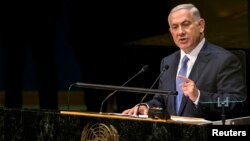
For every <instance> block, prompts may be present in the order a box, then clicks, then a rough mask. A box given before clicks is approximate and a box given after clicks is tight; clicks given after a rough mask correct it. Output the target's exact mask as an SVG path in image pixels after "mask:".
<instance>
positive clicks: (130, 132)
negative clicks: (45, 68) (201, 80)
mask: <svg viewBox="0 0 250 141" xmlns="http://www.w3.org/2000/svg"><path fill="white" fill-rule="evenodd" d="M174 118H175V119H177V120H172V119H174ZM178 118H179V117H171V119H169V120H162V119H151V118H138V117H129V116H120V115H110V114H108V113H105V114H99V113H85V112H76V111H51V110H32V109H6V108H1V109H0V140H25V141H26V140H27V141H30V140H32V141H36V140H47V141H57V140H60V141H82V140H87V138H91V137H92V139H93V138H94V137H96V136H98V139H99V140H104V139H106V140H113V141H116V140H119V141H161V140H192V141H200V140H202V141H206V140H207V136H208V134H207V132H208V126H209V125H211V123H209V122H207V121H204V120H202V119H193V118H185V117H184V120H182V121H181V120H178ZM98 134H101V135H98ZM96 139H97V137H96ZM88 140H91V139H88Z"/></svg>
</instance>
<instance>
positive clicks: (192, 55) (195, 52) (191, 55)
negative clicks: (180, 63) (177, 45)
mask: <svg viewBox="0 0 250 141" xmlns="http://www.w3.org/2000/svg"><path fill="white" fill-rule="evenodd" d="M204 43H205V38H203V39H202V40H201V41H200V43H199V44H198V45H197V46H196V47H195V48H194V49H193V50H192V51H191V52H190V53H188V54H186V53H185V52H184V51H183V50H181V58H183V57H184V56H185V55H186V56H187V57H188V58H189V59H192V60H193V59H196V58H197V56H198V54H199V52H200V50H201V49H202V47H203V45H204Z"/></svg>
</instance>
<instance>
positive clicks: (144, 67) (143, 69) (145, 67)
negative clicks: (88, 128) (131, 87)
mask: <svg viewBox="0 0 250 141" xmlns="http://www.w3.org/2000/svg"><path fill="white" fill-rule="evenodd" d="M146 70H148V65H144V66H143V67H142V68H141V70H140V71H139V72H137V73H136V74H135V75H134V76H133V77H131V78H130V79H129V80H127V81H126V82H125V83H123V84H122V85H121V87H122V86H125V85H126V84H127V83H128V82H130V81H131V80H132V79H134V78H135V77H136V76H137V75H139V74H140V73H143V72H145V71H146ZM117 91H118V90H115V91H113V92H112V93H110V94H109V95H108V96H107V97H106V98H105V99H104V100H103V101H102V104H101V107H100V113H102V107H103V104H104V102H105V101H107V100H108V99H109V98H110V97H111V96H112V95H114V94H115V93H116V92H117Z"/></svg>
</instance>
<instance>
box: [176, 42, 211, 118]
mask: <svg viewBox="0 0 250 141" xmlns="http://www.w3.org/2000/svg"><path fill="white" fill-rule="evenodd" d="M208 56H209V51H208V50H207V43H205V44H204V46H203V48H202V49H201V51H200V53H199V54H198V56H197V59H196V61H195V63H194V65H193V68H192V70H191V72H190V75H189V78H190V79H192V80H193V81H194V83H195V84H197V83H198V80H199V76H200V74H201V73H202V70H203V68H204V67H205V66H206V64H207V62H208V61H209V57H208ZM187 101H188V97H186V96H183V98H182V102H181V106H180V109H179V113H178V115H181V113H182V112H183V110H184V108H185V107H186V104H187Z"/></svg>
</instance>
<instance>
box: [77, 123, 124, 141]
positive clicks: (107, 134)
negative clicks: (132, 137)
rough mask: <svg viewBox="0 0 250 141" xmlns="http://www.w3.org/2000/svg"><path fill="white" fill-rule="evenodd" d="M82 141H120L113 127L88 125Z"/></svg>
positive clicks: (84, 130) (83, 132)
mask: <svg viewBox="0 0 250 141" xmlns="http://www.w3.org/2000/svg"><path fill="white" fill-rule="evenodd" d="M81 141H119V135H118V132H117V130H116V129H115V128H114V126H113V125H105V124H102V123H97V124H94V125H89V124H87V125H86V126H85V127H84V129H83V131H82V135H81Z"/></svg>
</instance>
